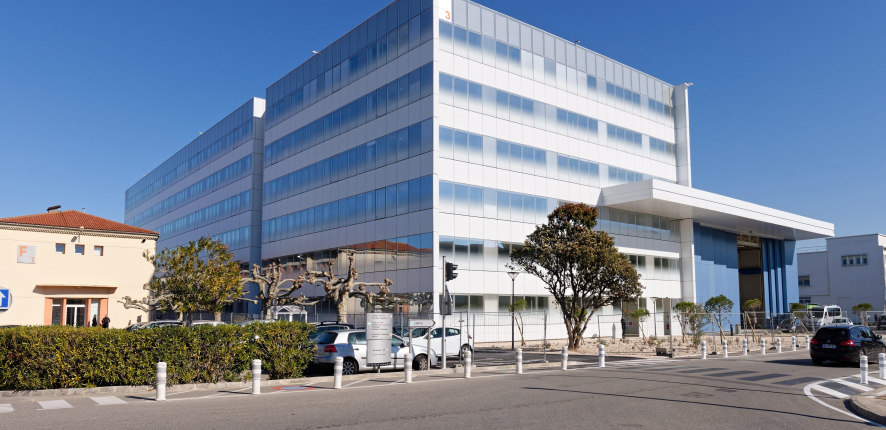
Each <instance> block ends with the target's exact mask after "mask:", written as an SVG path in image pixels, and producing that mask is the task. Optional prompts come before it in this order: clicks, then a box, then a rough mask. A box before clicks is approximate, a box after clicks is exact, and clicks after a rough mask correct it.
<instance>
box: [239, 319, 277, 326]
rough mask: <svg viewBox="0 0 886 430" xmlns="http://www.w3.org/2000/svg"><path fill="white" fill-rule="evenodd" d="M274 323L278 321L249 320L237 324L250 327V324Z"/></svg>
mask: <svg viewBox="0 0 886 430" xmlns="http://www.w3.org/2000/svg"><path fill="white" fill-rule="evenodd" d="M273 322H277V320H247V321H240V322H238V323H237V325H239V326H245V325H249V324H269V323H273Z"/></svg>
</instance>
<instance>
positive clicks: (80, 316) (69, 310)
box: [65, 299, 86, 327]
mask: <svg viewBox="0 0 886 430" xmlns="http://www.w3.org/2000/svg"><path fill="white" fill-rule="evenodd" d="M85 302H86V301H85V300H83V299H68V303H67V305H66V306H65V325H69V326H74V327H83V325H84V323H85V322H86V303H85Z"/></svg>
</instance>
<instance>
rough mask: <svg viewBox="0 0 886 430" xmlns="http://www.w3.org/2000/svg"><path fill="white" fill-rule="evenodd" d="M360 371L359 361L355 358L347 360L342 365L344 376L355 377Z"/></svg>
mask: <svg viewBox="0 0 886 430" xmlns="http://www.w3.org/2000/svg"><path fill="white" fill-rule="evenodd" d="M358 370H360V369H359V366H358V365H357V360H354V359H353V358H346V359H345V361H344V362H343V363H342V364H341V374H342V375H355V374H357V371H358Z"/></svg>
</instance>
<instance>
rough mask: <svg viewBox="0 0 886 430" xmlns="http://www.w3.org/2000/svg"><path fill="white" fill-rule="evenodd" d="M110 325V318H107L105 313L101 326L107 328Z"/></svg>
mask: <svg viewBox="0 0 886 430" xmlns="http://www.w3.org/2000/svg"><path fill="white" fill-rule="evenodd" d="M110 325H111V319H110V318H108V316H107V315H105V317H104V318H102V328H108V327H109V326H110Z"/></svg>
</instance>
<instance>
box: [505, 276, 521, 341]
mask: <svg viewBox="0 0 886 430" xmlns="http://www.w3.org/2000/svg"><path fill="white" fill-rule="evenodd" d="M519 274H520V272H508V276H510V277H511V351H513V350H514V284H515V283H516V282H517V275H519Z"/></svg>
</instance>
